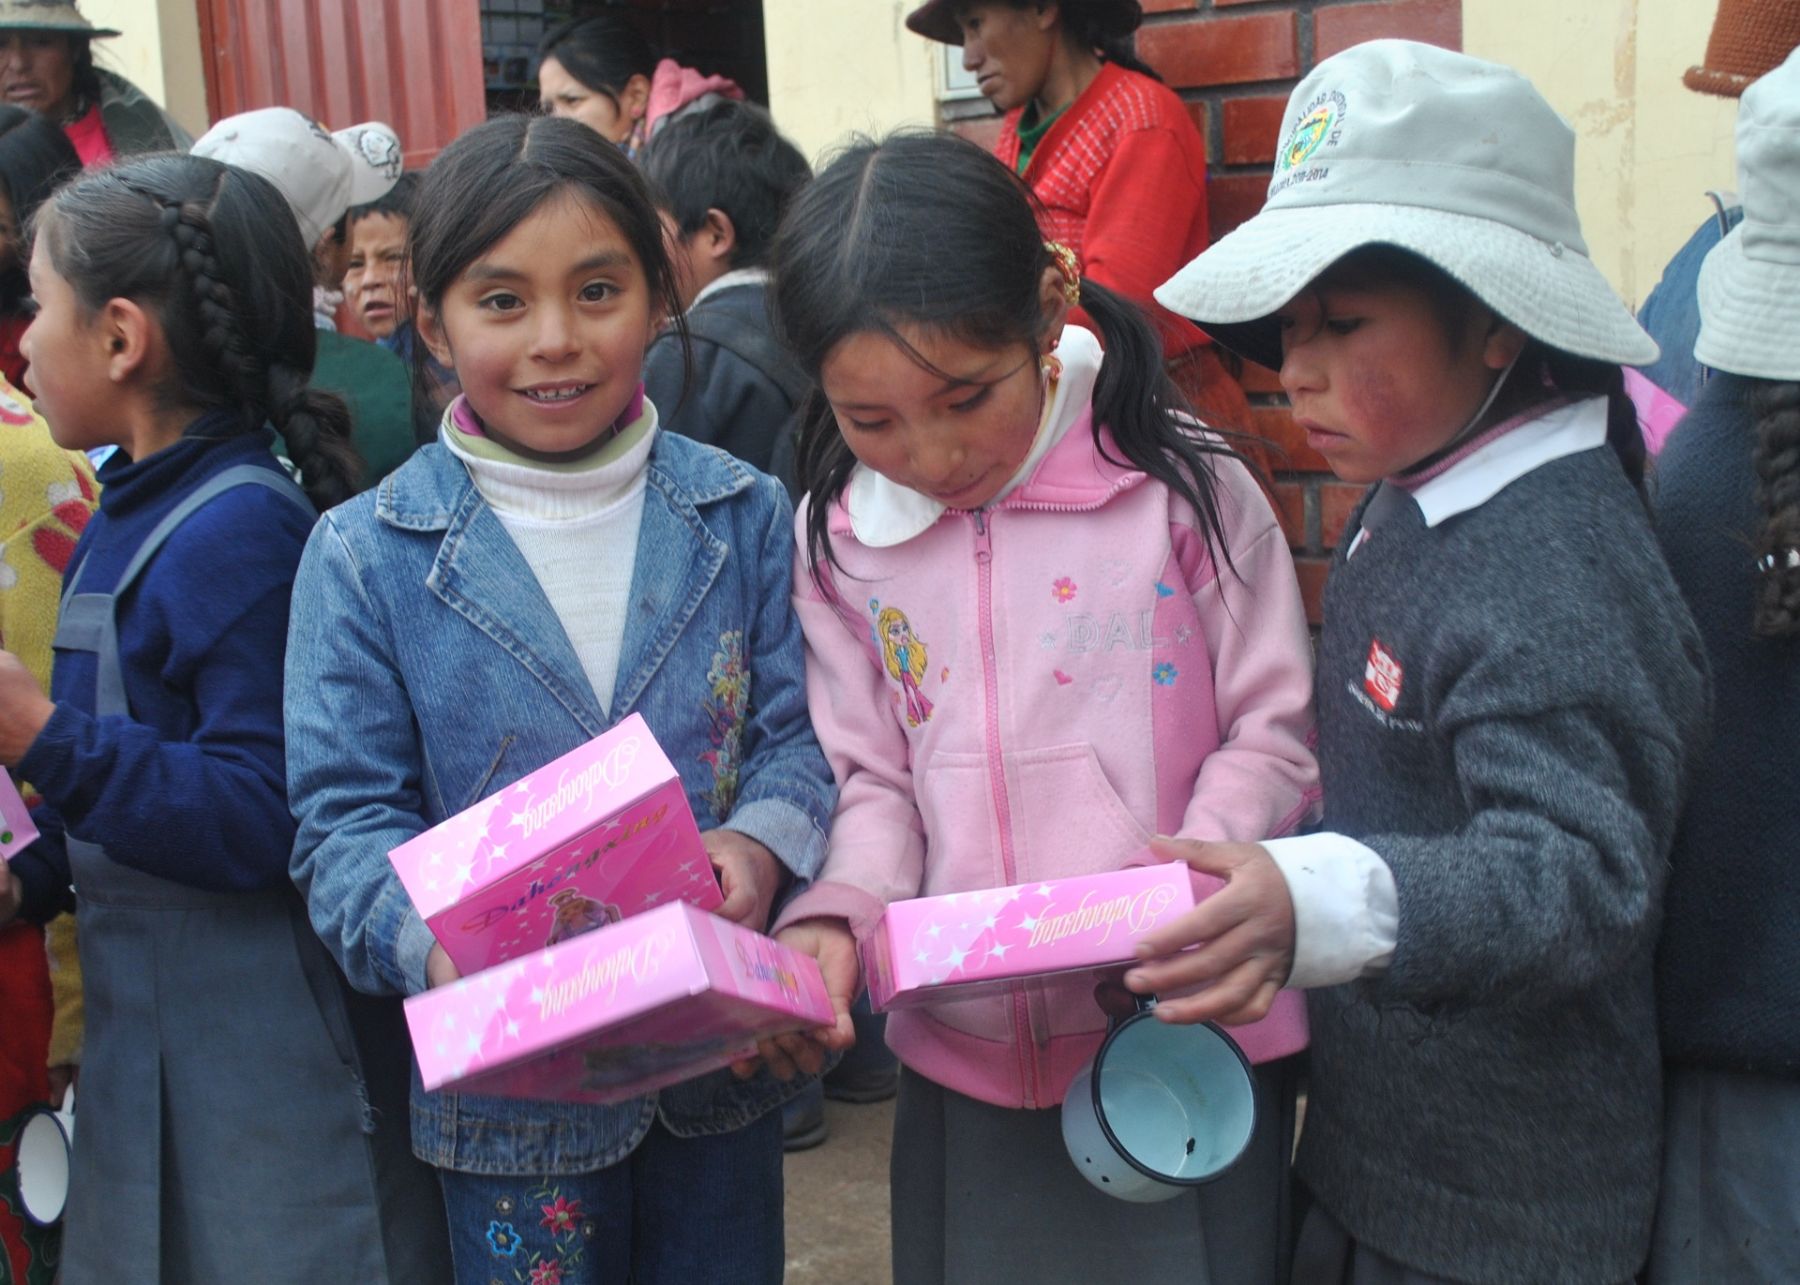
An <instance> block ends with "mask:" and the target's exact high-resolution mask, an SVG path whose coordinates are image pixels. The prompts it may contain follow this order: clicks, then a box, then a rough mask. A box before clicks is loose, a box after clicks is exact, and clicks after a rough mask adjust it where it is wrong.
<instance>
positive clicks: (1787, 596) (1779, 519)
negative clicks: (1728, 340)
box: [1748, 379, 1800, 638]
mask: <svg viewBox="0 0 1800 1285" xmlns="http://www.w3.org/2000/svg"><path fill="white" fill-rule="evenodd" d="M1748 399H1749V403H1750V416H1751V420H1752V422H1753V423H1754V424H1755V426H1756V445H1755V446H1754V448H1753V449H1752V452H1751V457H1750V458H1751V462H1752V463H1753V464H1754V465H1755V467H1756V504H1757V507H1758V508H1759V509H1761V510H1762V514H1763V524H1762V530H1760V531H1758V532H1757V533H1756V545H1755V553H1756V566H1757V590H1756V617H1755V620H1754V621H1753V625H1752V628H1753V632H1754V633H1755V634H1756V636H1757V637H1759V638H1792V637H1793V636H1794V635H1795V634H1800V383H1794V382H1793V381H1791V380H1782V381H1774V380H1760V379H1759V380H1755V381H1752V382H1751V384H1750V390H1749V398H1748Z"/></svg>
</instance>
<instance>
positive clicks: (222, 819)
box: [13, 413, 312, 917]
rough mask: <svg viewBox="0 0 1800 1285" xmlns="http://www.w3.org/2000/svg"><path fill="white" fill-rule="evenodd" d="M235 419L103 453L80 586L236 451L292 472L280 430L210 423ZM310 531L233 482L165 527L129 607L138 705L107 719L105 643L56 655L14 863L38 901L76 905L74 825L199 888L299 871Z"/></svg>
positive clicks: (125, 855)
mask: <svg viewBox="0 0 1800 1285" xmlns="http://www.w3.org/2000/svg"><path fill="white" fill-rule="evenodd" d="M215 414H217V413H215ZM226 418H228V417H224V416H220V417H219V418H218V419H217V420H214V419H211V418H207V419H202V420H200V421H198V422H197V423H195V424H194V425H192V426H191V427H190V428H189V430H188V435H187V436H185V437H183V438H182V439H181V440H180V441H178V442H176V443H175V444H174V445H172V446H169V447H166V448H164V449H163V450H160V451H157V452H156V453H155V454H153V455H150V456H147V457H146V458H145V459H143V460H141V461H136V462H134V461H131V460H128V459H126V458H125V457H124V456H123V455H115V456H114V457H113V458H112V459H111V460H108V461H107V464H106V466H105V467H103V468H102V469H101V471H100V481H101V482H102V484H103V486H104V489H103V490H102V492H101V496H100V509H99V512H97V513H96V514H95V515H94V517H93V519H92V520H91V521H90V522H89V523H88V524H87V529H86V530H85V531H84V532H83V533H82V536H81V541H80V543H79V544H78V545H77V546H76V548H75V554H74V558H73V561H72V562H71V563H70V566H69V570H68V576H70V577H74V576H76V575H77V574H79V575H80V577H81V579H80V584H79V591H80V592H83V593H108V592H111V590H112V588H113V585H114V584H115V583H117V581H118V578H119V576H120V575H122V574H123V573H124V570H125V567H126V564H127V563H129V562H130V561H131V558H132V555H133V554H135V553H136V552H137V549H138V546H139V545H140V544H142V543H143V541H144V539H145V537H147V536H148V535H149V534H150V532H151V531H152V530H154V529H155V527H156V525H157V523H159V522H160V521H161V520H162V519H163V517H164V516H165V515H166V514H167V513H169V512H170V511H171V510H172V509H174V507H175V506H176V505H177V504H179V503H180V502H181V501H182V500H183V499H185V498H186V497H187V496H188V495H189V494H191V493H192V492H193V491H194V490H195V489H196V488H198V487H199V486H200V485H201V484H202V483H203V482H205V481H206V480H207V479H209V478H211V477H212V476H214V475H215V474H217V473H220V472H222V471H224V470H225V469H227V468H230V467H232V466H234V465H237V464H254V465H256V466H258V467H261V468H267V469H269V470H270V471H271V472H274V471H278V470H279V468H280V466H279V465H278V464H277V463H276V462H275V458H274V456H273V455H272V454H270V451H269V444H270V440H271V438H270V434H268V433H267V432H256V433H240V434H234V435H233V436H230V437H226V438H224V439H222V440H221V439H219V438H216V437H211V438H209V436H208V434H209V431H214V432H216V431H222V430H223V424H224V422H225V420H226ZM215 424H216V425H218V427H215ZM311 530H312V520H311V519H310V518H309V517H308V516H307V515H306V514H305V513H303V512H302V511H301V510H300V509H299V508H297V507H296V506H295V505H293V504H292V503H291V502H289V501H288V500H285V499H283V498H282V497H281V496H279V495H277V494H275V493H274V492H273V491H270V490H268V489H266V488H264V487H238V488H236V489H233V490H231V491H228V492H226V493H225V494H223V495H220V496H218V497H216V498H215V499H213V500H212V501H210V502H209V503H207V504H206V505H205V506H203V507H202V508H200V509H199V510H198V511H197V512H195V513H194V514H193V516H192V517H190V518H189V519H188V521H186V522H185V523H184V524H183V525H182V526H181V528H180V529H179V530H177V531H176V532H175V533H174V535H172V536H171V537H170V538H169V542H168V543H167V544H165V545H164V546H163V548H162V550H161V552H159V553H158V554H157V555H156V558H155V560H154V561H153V562H152V563H151V564H150V565H149V566H148V567H146V568H145V569H144V572H143V574H142V575H141V576H140V578H139V579H138V581H137V583H136V584H135V585H133V586H132V587H131V589H129V590H128V591H127V592H126V594H125V596H124V598H123V599H122V600H121V601H120V602H119V604H118V607H117V611H116V615H117V620H118V626H119V664H120V668H121V669H122V670H123V672H124V679H125V694H126V697H127V699H128V700H129V701H130V703H131V712H132V717H131V718H128V719H127V718H120V717H117V716H109V717H106V718H97V717H95V715H94V713H93V709H94V676H95V658H94V656H93V654H92V653H89V652H65V653H62V654H59V655H58V656H57V657H56V663H55V669H54V671H53V674H52V678H51V683H50V696H51V698H52V699H53V700H55V702H56V712H55V713H54V714H52V715H51V716H50V721H49V723H47V724H46V725H45V727H44V730H43V731H42V732H41V733H40V734H39V735H38V738H37V740H35V741H33V742H32V744H31V748H30V749H29V750H27V751H26V753H25V757H24V759H22V760H21V761H20V763H19V773H20V775H21V776H23V777H25V778H27V779H28V780H30V781H31V783H32V784H33V785H35V786H36V787H37V788H38V791H39V792H40V793H41V794H42V795H43V797H44V799H45V800H46V803H47V806H46V807H43V808H40V809H38V810H36V811H35V812H34V813H33V816H34V818H35V819H36V820H37V822H38V826H39V829H41V830H42V831H43V832H44V838H43V840H42V841H40V842H38V843H36V844H33V845H32V846H31V847H30V848H28V849H26V850H25V851H24V852H23V853H20V854H19V856H18V857H17V858H15V860H14V862H13V869H14V871H15V872H16V873H17V874H18V875H19V879H20V882H21V883H22V884H23V885H24V893H25V912H26V914H27V915H29V916H31V917H47V916H48V915H50V914H53V913H55V911H56V910H58V909H62V908H66V906H67V904H68V900H67V894H68V887H69V863H68V853H67V851H66V849H65V848H64V847H63V842H62V839H63V834H64V830H65V827H66V828H67V831H68V832H70V833H73V834H74V835H75V836H76V837H78V838H81V839H85V840H87V841H88V842H91V843H98V844H100V845H101V846H103V847H104V848H105V849H106V850H107V854H108V855H109V856H110V857H112V859H113V860H115V861H117V862H120V863H121V864H123V865H127V866H130V867H132V868H134V869H136V870H140V871H143V872H144V873H146V874H151V875H155V876H157V877H159V878H163V879H170V880H173V881H175V882H176V883H183V884H187V885H189V886H191V887H196V888H207V889H212V890H214V891H219V892H232V891H248V890H252V889H259V888H268V887H273V886H276V885H277V884H281V883H285V882H286V881H287V877H288V875H287V864H288V853H289V851H290V850H291V849H292V848H293V844H294V819H293V817H291V816H290V815H289V814H288V808H287V779H286V757H285V743H284V738H283V729H282V718H281V696H282V688H281V660H282V656H283V655H284V654H285V652H286V648H287V625H288V599H289V595H290V594H291V593H292V590H293V582H294V570H295V568H296V567H298V566H299V564H300V552H301V550H302V549H303V548H304V547H305V544H306V537H307V536H308V534H310V532H311Z"/></svg>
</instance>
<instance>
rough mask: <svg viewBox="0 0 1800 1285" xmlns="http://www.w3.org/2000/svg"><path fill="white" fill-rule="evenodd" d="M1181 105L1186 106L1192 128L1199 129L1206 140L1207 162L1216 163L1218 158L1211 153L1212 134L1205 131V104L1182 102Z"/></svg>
mask: <svg viewBox="0 0 1800 1285" xmlns="http://www.w3.org/2000/svg"><path fill="white" fill-rule="evenodd" d="M1181 105H1182V106H1183V107H1185V108H1187V114H1188V117H1189V119H1191V120H1192V121H1193V122H1194V128H1195V129H1197V130H1199V131H1200V137H1201V138H1202V139H1204V140H1205V142H1206V162H1207V164H1209V165H1216V164H1218V158H1217V157H1216V156H1214V155H1213V154H1212V136H1211V135H1209V134H1208V133H1207V132H1206V104H1205V103H1188V102H1184V103H1182V104H1181Z"/></svg>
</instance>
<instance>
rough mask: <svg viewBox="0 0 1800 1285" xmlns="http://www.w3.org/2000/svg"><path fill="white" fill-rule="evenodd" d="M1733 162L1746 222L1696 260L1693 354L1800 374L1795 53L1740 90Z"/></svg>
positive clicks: (1748, 370) (1780, 375) (1772, 373)
mask: <svg viewBox="0 0 1800 1285" xmlns="http://www.w3.org/2000/svg"><path fill="white" fill-rule="evenodd" d="M1737 164H1738V191H1739V192H1740V193H1741V194H1742V196H1743V201H1744V221H1743V222H1742V223H1740V224H1738V226H1737V227H1735V228H1733V229H1732V230H1731V232H1730V234H1729V235H1728V236H1726V238H1725V239H1724V240H1723V241H1721V242H1719V244H1718V245H1716V246H1714V247H1713V248H1712V250H1711V252H1710V253H1708V254H1707V256H1706V262H1705V263H1703V264H1702V265H1701V267H1700V285H1699V290H1698V292H1697V293H1698V297H1699V302H1700V338H1699V339H1698V340H1696V341H1695V343H1694V357H1695V358H1696V359H1697V360H1699V361H1700V362H1702V363H1703V364H1705V365H1708V366H1711V367H1713V368H1714V369H1715V370H1725V371H1729V372H1731V373H1732V374H1734V375H1747V376H1750V377H1751V378H1753V379H1781V380H1800V52H1796V53H1792V54H1789V55H1788V59H1787V61H1786V62H1784V63H1782V64H1781V66H1779V67H1777V68H1776V69H1775V70H1774V71H1772V72H1770V73H1769V74H1768V75H1766V76H1764V77H1763V78H1762V79H1761V80H1758V81H1757V82H1756V83H1755V84H1753V85H1751V86H1750V88H1749V89H1747V90H1745V91H1744V102H1743V105H1742V106H1741V107H1739V108H1738V123H1737Z"/></svg>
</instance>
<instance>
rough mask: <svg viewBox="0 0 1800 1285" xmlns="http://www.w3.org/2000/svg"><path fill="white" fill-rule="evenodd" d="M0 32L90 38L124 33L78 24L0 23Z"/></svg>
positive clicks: (108, 28) (9, 21)
mask: <svg viewBox="0 0 1800 1285" xmlns="http://www.w3.org/2000/svg"><path fill="white" fill-rule="evenodd" d="M0 31H60V32H62V33H63V34H64V35H69V36H92V37H95V38H104V37H107V36H119V35H123V34H124V33H123V32H121V31H116V30H114V29H113V28H111V27H94V26H90V25H88V24H87V23H79V22H13V21H11V20H7V21H4V22H0Z"/></svg>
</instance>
